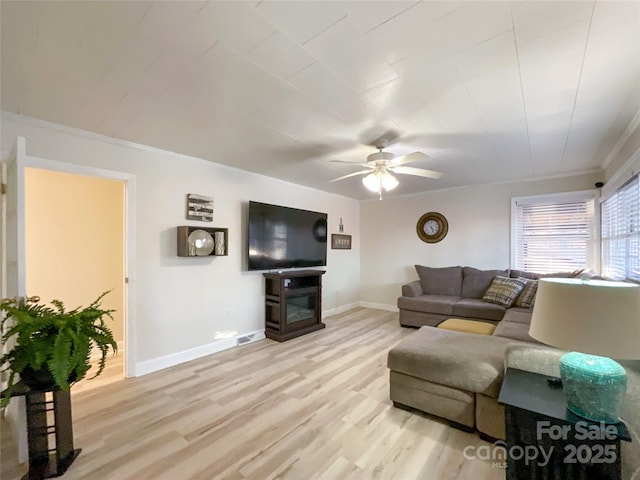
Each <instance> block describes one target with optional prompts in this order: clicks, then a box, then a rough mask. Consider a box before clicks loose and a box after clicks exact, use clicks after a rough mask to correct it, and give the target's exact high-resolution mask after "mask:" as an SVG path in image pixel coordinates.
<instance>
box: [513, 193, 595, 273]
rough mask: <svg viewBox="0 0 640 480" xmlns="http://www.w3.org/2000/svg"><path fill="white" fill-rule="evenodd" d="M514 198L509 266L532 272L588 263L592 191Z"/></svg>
mask: <svg viewBox="0 0 640 480" xmlns="http://www.w3.org/2000/svg"><path fill="white" fill-rule="evenodd" d="M579 197H581V198H576V197H575V195H574V196H571V197H567V196H564V195H558V196H557V197H555V198H553V197H548V196H546V197H543V198H539V199H536V198H535V197H527V198H525V199H515V201H514V204H513V206H514V212H513V220H514V222H513V227H512V235H513V237H512V246H513V255H512V268H516V269H518V270H525V271H527V272H536V273H553V272H559V271H573V270H576V269H581V268H587V267H589V266H590V263H591V261H590V260H591V259H592V258H593V254H594V248H595V241H594V240H595V239H594V237H595V235H594V233H595V218H594V209H595V201H594V195H593V193H590V192H587V193H585V195H581V196H579Z"/></svg>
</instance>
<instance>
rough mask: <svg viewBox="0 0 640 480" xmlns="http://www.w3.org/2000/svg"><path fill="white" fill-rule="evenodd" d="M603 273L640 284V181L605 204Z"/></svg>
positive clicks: (630, 184) (637, 177) (626, 186)
mask: <svg viewBox="0 0 640 480" xmlns="http://www.w3.org/2000/svg"><path fill="white" fill-rule="evenodd" d="M602 273H603V275H605V276H607V277H609V278H613V279H615V280H634V281H636V282H640V177H639V176H637V175H636V176H635V177H633V178H632V179H631V180H630V181H629V182H627V183H626V184H624V185H623V186H622V187H620V188H619V189H618V190H617V191H616V192H615V193H614V194H613V195H612V196H610V197H609V198H607V199H606V200H605V201H604V202H602Z"/></svg>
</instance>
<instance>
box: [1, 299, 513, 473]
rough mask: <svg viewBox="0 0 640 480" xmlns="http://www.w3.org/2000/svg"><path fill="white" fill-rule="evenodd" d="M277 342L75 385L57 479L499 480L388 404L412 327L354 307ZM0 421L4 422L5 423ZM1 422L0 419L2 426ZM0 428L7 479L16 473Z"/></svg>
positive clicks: (432, 426)
mask: <svg viewBox="0 0 640 480" xmlns="http://www.w3.org/2000/svg"><path fill="white" fill-rule="evenodd" d="M325 323H326V324H327V328H326V329H324V330H320V331H318V332H314V333H312V334H309V335H305V336H303V337H299V338H297V339H294V340H290V341H288V342H285V343H277V342H274V341H271V340H260V341H257V342H254V343H251V344H247V345H244V346H241V347H237V348H234V349H231V350H227V351H224V352H220V353H217V354H214V355H210V356H208V357H205V358H202V359H198V360H195V361H193V362H190V363H187V364H183V365H179V366H177V367H173V368H170V369H167V370H163V371H161V372H157V373H154V374H151V375H146V376H144V377H140V378H130V379H123V380H120V381H113V380H114V379H118V377H119V375H120V372H121V371H122V370H121V368H122V367H121V365H120V366H119V367H118V363H117V361H114V359H110V360H112V362H113V365H111V373H109V372H107V374H106V375H104V376H103V377H100V378H98V379H96V380H92V381H91V382H95V383H94V384H93V385H91V386H90V385H89V384H90V383H91V382H87V383H86V385H78V386H75V387H73V388H72V402H73V425H74V438H75V445H76V448H82V453H81V454H80V456H79V457H78V458H77V459H76V461H75V463H74V464H73V465H72V466H71V468H70V469H69V471H68V472H67V473H66V474H65V475H64V477H62V478H64V479H66V480H71V479H78V480H79V479H118V480H119V479H136V480H140V479H154V480H155V479H168V480H182V479H258V480H262V479H280V478H282V479H296V480H297V479H304V480H306V479H327V480H333V479H336V480H338V479H340V480H342V479H369V478H381V479H383V478H384V479H401V480H402V479H421V480H425V479H438V480H440V479H469V480H482V479H504V470H502V469H500V468H494V467H493V465H492V463H491V461H489V460H486V461H481V460H467V459H465V458H464V456H463V449H464V448H465V447H466V446H468V445H471V446H475V447H478V446H484V447H486V446H489V444H488V443H486V442H483V441H482V440H480V439H479V438H478V436H477V435H475V434H469V433H465V432H462V431H459V430H456V429H453V428H451V427H449V426H447V425H446V424H445V423H444V422H442V421H440V420H438V419H436V418H433V417H429V416H426V415H419V414H415V413H409V412H406V411H403V410H399V409H396V408H394V407H393V405H392V404H391V401H390V400H389V392H388V389H389V387H388V377H389V373H388V370H387V368H386V358H387V352H388V351H389V349H390V348H391V347H393V346H394V345H395V344H396V343H398V342H399V341H400V340H402V338H404V337H405V336H406V335H409V334H410V333H411V332H412V330H410V329H405V328H401V327H400V326H399V324H398V316H397V314H394V313H390V312H383V311H379V310H372V309H364V308H357V309H354V310H351V311H349V312H347V313H344V314H341V315H337V316H334V317H331V318H328V319H327V320H326V321H325ZM3 423H4V422H3ZM3 426H4V425H3ZM26 469H27V467H26V464H25V465H16V459H15V446H14V445H13V444H12V442H11V440H10V438H9V436H8V435H7V429H6V428H3V434H2V470H1V473H2V479H3V480H10V479H17V478H20V476H21V475H22V474H24V473H25V472H26Z"/></svg>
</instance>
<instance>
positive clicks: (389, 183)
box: [330, 145, 442, 198]
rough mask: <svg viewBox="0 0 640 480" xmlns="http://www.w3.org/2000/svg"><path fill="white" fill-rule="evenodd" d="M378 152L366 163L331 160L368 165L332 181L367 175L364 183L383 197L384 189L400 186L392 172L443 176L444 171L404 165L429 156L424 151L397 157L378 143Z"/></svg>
mask: <svg viewBox="0 0 640 480" xmlns="http://www.w3.org/2000/svg"><path fill="white" fill-rule="evenodd" d="M376 148H377V149H378V152H376V153H372V154H371V155H369V156H368V157H367V161H366V162H365V163H354V162H345V161H343V160H331V161H332V162H336V163H348V164H350V165H362V166H365V167H367V169H366V170H360V171H359V172H354V173H350V174H348V175H343V176H342V177H338V178H334V179H333V180H330V182H337V181H340V180H344V179H345V178H349V177H355V176H357V175H365V174H368V175H367V176H366V177H364V178H363V179H362V183H363V184H364V186H365V187H367V189H369V190H371V191H372V192H374V193H378V194H380V198H382V190H385V191H387V192H388V191H389V190H393V189H394V188H396V187H397V186H398V180H397V179H396V177H394V176H393V175H391V173H400V174H404V175H416V176H418V177H427V178H435V179H438V178H440V177H442V173H440V172H434V171H433V170H425V169H422V168H414V167H405V166H404V165H405V164H407V163H411V162H417V161H418V160H424V159H426V158H428V156H427V155H426V154H424V153H422V152H413V153H409V154H407V155H404V156H401V157H396V156H395V155H394V154H393V153H391V152H384V151H383V149H384V148H385V145H376Z"/></svg>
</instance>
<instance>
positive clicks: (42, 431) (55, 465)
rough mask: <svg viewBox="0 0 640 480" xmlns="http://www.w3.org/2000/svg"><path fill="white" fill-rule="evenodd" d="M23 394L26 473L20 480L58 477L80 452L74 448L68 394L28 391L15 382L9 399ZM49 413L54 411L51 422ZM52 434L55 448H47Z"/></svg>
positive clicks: (60, 391)
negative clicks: (27, 454)
mask: <svg viewBox="0 0 640 480" xmlns="http://www.w3.org/2000/svg"><path fill="white" fill-rule="evenodd" d="M2 395H4V392H2ZM23 395H24V396H25V398H26V404H27V436H28V441H29V473H27V474H26V475H25V476H24V477H22V480H27V479H28V480H40V479H43V478H51V477H59V476H60V475H62V474H64V472H66V471H67V469H68V468H69V466H71V464H72V463H73V461H74V460H75V459H76V457H77V456H78V455H79V454H80V451H81V449H79V448H78V449H74V448H73V427H72V422H71V395H70V393H69V392H65V391H64V390H31V389H29V387H27V386H26V385H24V384H23V383H22V382H18V383H17V384H16V385H15V386H14V389H13V392H12V394H11V396H12V397H19V396H23ZM47 397H49V398H47ZM49 412H53V422H52V423H51V422H50V420H51V415H48V413H49ZM54 435H55V439H54V442H55V445H54V446H53V448H50V447H49V443H50V442H49V440H50V437H51V436H54Z"/></svg>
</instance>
